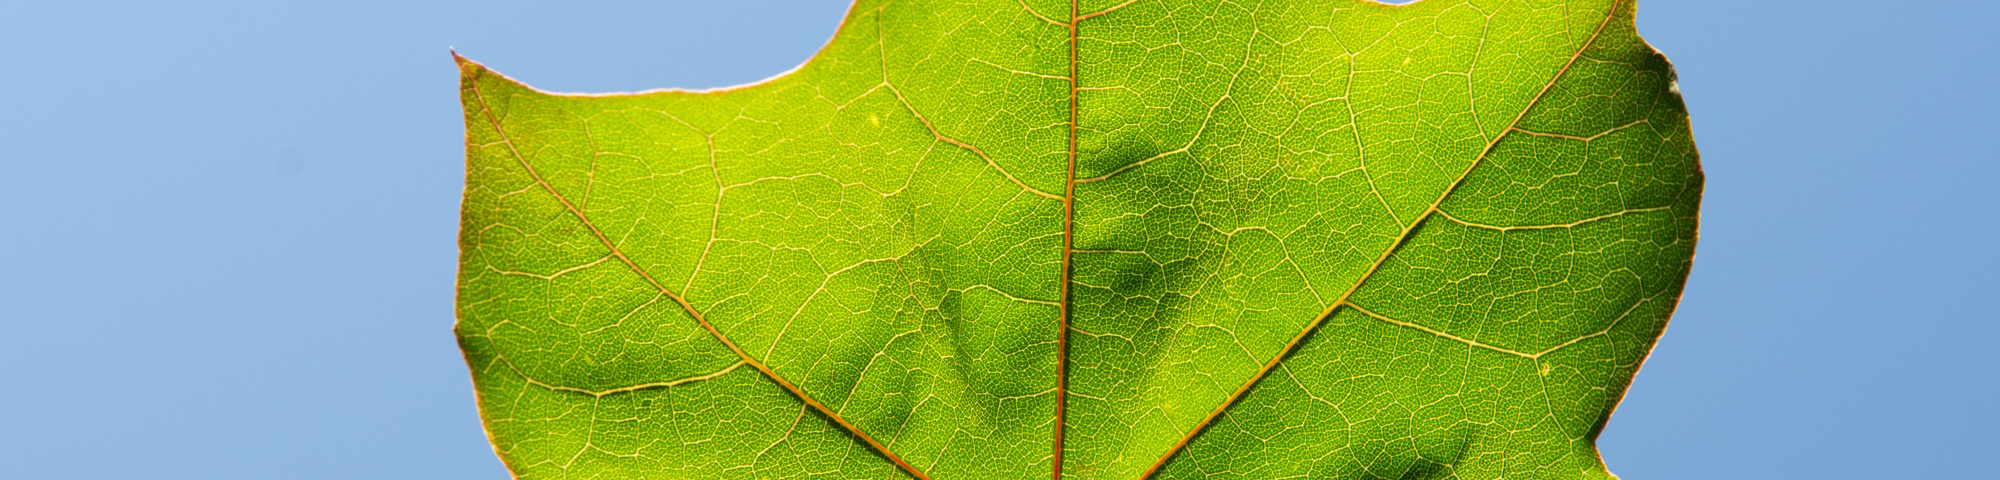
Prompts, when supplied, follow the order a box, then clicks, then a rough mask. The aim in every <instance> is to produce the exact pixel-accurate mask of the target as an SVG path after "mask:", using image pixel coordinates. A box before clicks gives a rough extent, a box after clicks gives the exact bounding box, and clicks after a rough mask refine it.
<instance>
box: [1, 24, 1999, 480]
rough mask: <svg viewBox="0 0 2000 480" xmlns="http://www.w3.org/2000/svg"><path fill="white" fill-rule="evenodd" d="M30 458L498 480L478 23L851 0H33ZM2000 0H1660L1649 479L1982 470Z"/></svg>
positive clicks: (12, 405)
mask: <svg viewBox="0 0 2000 480" xmlns="http://www.w3.org/2000/svg"><path fill="white" fill-rule="evenodd" d="M16 3H19V4H10V5H9V6H8V7H7V8H6V9H5V10H6V11H7V12H8V13H7V14H6V15H4V16H0V92H5V93H0V145H5V146H6V147H5V148H4V150H0V152H4V153H0V166H4V167H5V169H6V170H5V171H6V172H7V173H8V174H9V178H10V179H11V180H12V181H10V182H8V185H7V187H6V188H4V189H0V205H4V206H0V225H5V226H6V228H5V231H6V235H0V272H4V273H0V408H5V409H6V410H7V411H9V412H10V414H9V415H6V416H4V417H0V432H5V434H4V435H0V464H5V465H7V467H6V469H5V472H6V473H5V476H8V477H10V478H12V477H18V478H65V479H125V478H156V479H180V478H297V479H320V478H325V479H334V478H381V479H402V478H408V479H499V478H506V473H505V470H504V469H503V468H502V467H501V466H500V463H499V462H498V460H497V459H495V458H494V456H493V454H492V452H491V449H490V448H489V447H488V446H487V444H486V443H485V438H484V435H483V433H482V432H481V430H480V426H479V423H478V417H477V414H476V412H475V410H474V405H473V399H472V388H471V385H470V383H469V380H468V378H467V373H466V368H465V365H464V363H463V361H462V359H461V357H460V356H459V353H458V349H457V346H456V345H455V344H454V342H453V339H452V335H451V330H450V325H451V322H452V311H451V309H452V297H451V296H452V285H453V277H454V275H455V270H456V268H457V261H456V260H457V257H456V255H457V253H456V246H455V240H456V229H457V226H458V210H457V209H458V200H459V196H460V189H461V188H462V186H463V158H464V157H463V155H464V153H463V127H462V120H461V118H462V117H461V113H460V110H459V101H458V84H457V74H458V71H457V69H456V67H454V65H453V64H452V61H451V58H450V55H449V54H448V50H447V49H449V48H456V49H457V51H458V52H460V53H462V54H464V55H466V56H467V57H469V58H472V59H475V60H478V61H480V62H482V63H484V64H486V65H487V66H490V67H492V68H494V69H495V70H498V71H501V72H504V73H506V74H508V75H509V76H512V77H514V78H517V79H520V80H522V81H525V82H527V83H529V84H531V85H534V86H537V87H540V88H543V89H546V90H555V91H568V92H606V91H634V90H644V89H650V88H661V87H692V88H698V87H714V86H724V85H733V84H740V83H745V82H750V81H755V80H759V79H762V78H765V77H768V76H770V75H772V74H775V73H778V72H781V71H784V70H787V69H789V68H791V67H793V66H795V65H797V64H799V63H800V62H802V61H804V60H806V59H807V58H808V57H809V56H810V55H811V54H812V53H813V52H814V51H815V50H817V49H818V48H819V46H820V45H821V44H823V43H824V42H825V41H826V39H827V38H828V37H829V36H830V35H831V34H832V32H833V28H834V26H835V25H837V23H838V21H839V18H840V16H841V14H842V13H843V12H844V10H845V4H844V3H843V2H837V1H830V0H814V1H799V2H777V1H768V0H759V1H744V2H726V3H727V4H721V3H725V2H710V3H703V4H697V3H695V2H670V3H659V4H651V3H642V2H630V3H615V2H581V3H578V2H572V3H571V4H568V5H566V6H563V7H552V6H538V5H528V4H525V3H519V2H515V3H490V4H473V3H471V2H460V3H445V2H433V3H427V4H424V5H410V4H405V3H404V2H321V3H306V2H300V3H294V4H284V5H272V4H265V3H253V2H189V3H186V4H183V5H176V6H162V5H157V4H148V3H137V2H133V3H124V2H67V3H61V4H54V3H40V4H28V3H24V2H16ZM1996 15H2000V6H1996V5H1994V4H1992V3H1990V2H1977V1H1970V0H1940V1H1934V2H1924V3H1921V4H1910V5H1907V6H1904V5H1896V6H1887V5H1884V4H1880V3H1876V2H1867V3H1864V2H1846V1H1812V2H1808V1H1803V0H1784V1H1767V2H1725V1H1719V0H1672V1H1669V0H1642V1H1641V2H1640V3H1639V26H1640V33H1641V34H1642V35H1645V36H1646V37H1647V39H1648V40H1649V41H1651V43H1652V44H1653V45H1655V46H1656V47H1658V48H1659V49H1660V50H1662V51H1664V52H1665V53H1666V55H1667V56H1668V57H1669V58H1671V59H1673V60H1674V62H1675V65H1676V67H1677V68H1678V71H1679V74H1680V86H1681V89H1682V91H1683V92H1684V94H1685V96H1686V100H1687V103H1688V106H1689V110H1690V111H1691V112H1692V117H1693V124H1694V128H1695V140H1696V142H1697V143H1698V145H1699V146H1700V148H1701V151H1702V154H1703V164H1704V167H1705V170H1706V172H1707V190H1706V198H1705V201H1704V203H1703V218H1702V220H1703V227H1702V230H1701V234H1702V235H1701V245H1700V250H1699V251H1698V254H1697V261H1696V263H1695V267H1694V272H1693V276H1692V277H1691V278H1690V280H1689V282H1688V287H1687V291H1686V294H1685V296H1684V299H1683V303H1682V304H1681V308H1680V310H1679V312H1678V313H1677V314H1676V316H1675V317H1674V320H1673V323H1672V325H1671V326H1670V327H1669V328H1668V332H1667V334H1666V336H1665V338H1664V339H1662V341H1661V343H1660V346H1659V347H1658V348H1657V349H1656V350H1655V352H1654V356H1653V357H1652V358H1651V359H1650V360H1649V361H1648V363H1647V364H1646V367H1645V369H1644V370H1642V371H1641V372H1640V373H1639V375H1638V378H1637V380H1636V383H1635V385H1634V387H1633V388H1632V390H1631V392H1630V394H1629V395H1628V397H1627V398H1626V400H1625V402H1624V403H1623V404H1622V406H1621V407H1620V408H1619V410H1618V412H1617V414H1616V415H1614V416H1613V417H1612V419H1611V421H1610V423H1609V426H1608V427H1607V429H1606V430H1605V433H1604V434H1603V436H1602V437H1601V438H1600V445H1601V447H1602V450H1603V453H1604V457H1605V460H1606V462H1607V463H1608V464H1609V466H1610V469H1611V471H1612V472H1614V473H1617V474H1620V475H1621V476H1623V477H1624V478H1626V479H1632V480H1637V479H1655V478H1658V479H1680V478H1705V479H1736V478H1742V479H1752V478H1814V479H1877V478H1975V477H1979V476H1982V475H1990V471H1989V467H1986V466H1984V465H1983V464H1982V462H1979V461H1978V460H1977V459H1979V458H1985V457H1987V456H1990V455H1991V453H1992V452H1993V451H1996V449H2000V440H1996V439H1995V438H1994V437H1993V436H1992V435H1990V433H1989V432H1992V431H1995V430H1996V429H2000V415H1996V413H1995V410H1994V409H1993V408H1992V407H1991V406H1990V404H1991V403H1993V398H1994V397H1995V395H1996V394H2000V374H1996V373H1995V372H2000V349H1995V348H1993V347H1991V346H1990V339H1992V338H1995V337H1996V336H2000V313H1996V311H1997V310H1996V308H1995V307H1994V305H1993V304H1992V299H1993V298H1995V297H1996V293H2000V276H1996V274H1995V272H1996V271H2000V249H1995V248H1994V247H1993V245H1995V244H1996V243H2000V235H1996V234H2000V227H1996V225H2000V215H1996V213H1995V211H1996V207H2000V189H1996V188H1994V187H1992V186H1991V182H1992V181H1993V179H1995V178H1996V177H1997V176H2000V158H1996V157H2000V155H1996V153H1995V150H1994V149H1992V148H1990V147H1987V146H1985V145H1981V144H1980V143H1979V142H1977V139H1980V138H1988V137H1987V136H1988V135H1992V133H1991V132H1992V131H1994V130H1996V127H2000V119H1996V115H1994V112H1993V110H1995V109H1996V108H2000V93H1996V91H1995V89H1993V88H1992V87H1991V85H1990V84H1991V82H1992V79H1994V78H2000V75H1996V73H2000V72H1996V71H1995V70H1996V65H2000V62H1996V60H2000V58H1996V56H2000V55H1996V53H1995V51H1994V50H1992V49H1991V48H1990V47H1989V45H1990V44H1991V40H1990V39H1989V38H1985V36H1984V35H1981V34H1980V32H1982V31H1984V30H1990V25H1987V24H1986V22H1987V20H1988V19H1991V18H1995V16H1996Z"/></svg>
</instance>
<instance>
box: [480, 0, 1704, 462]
mask: <svg viewBox="0 0 2000 480" xmlns="http://www.w3.org/2000/svg"><path fill="white" fill-rule="evenodd" d="M460 65H461V68H462V71H463V73H464V76H463V80H462V82H463V83H462V87H461V91H462V94H463V98H464V104H465V111H466V124H465V125H466V132H467V134H466V135H467V139H466V149H467V155H466V162H467V165H466V170H467V172H466V173H467V180H466V182H467V185H466V190H465V203H464V224H463V230H462V233H461V237H460V245H461V248H462V252H463V256H462V259H461V269H460V275H459V284H458V289H459V290H458V291H459V296H458V315H459V322H458V325H457V332H458V336H459V339H460V342H461V344H462V346H463V348H464V350H465V354H466V359H467V362H468V363H469V364H470V366H471V369H472V373H473V378H474V382H475V384H476V385H477V390H478V394H479V405H480V411H481V414H482V416H483V418H484V419H485V423H486V428H487V430H488V432H489V434H490V436H491V438H492V440H493V443H494V445H495V448H496V450H497V451H498V452H499V454H500V457H501V458H502V459H503V460H504V461H505V462H506V464H507V466H508V467H509V468H510V469H512V471H513V472H514V473H515V475H517V476H519V477H522V478H757V479H764V478H769V479H781V478H896V477H921V478H934V479H976V478H1049V477H1050V476H1051V475H1055V476H1057V477H1069V478H1076V479H1132V478H1146V477H1151V478H1193V477H1209V476H1224V477H1245V478H1299V477H1309V478H1447V477H1456V478H1502V477H1504V478H1510V479H1523V478H1604V477H1608V476H1609V475H1608V473H1606V471H1605V468H1604V466H1603V464H1602V462H1601V461H1600V460H1599V459H1598V455H1597V453H1596V448H1595V446H1594V439H1595V438H1596V436H1597V433H1598V432H1599V431H1600V430H1601V429H1602V428H1603V426H1604V422H1605V420H1606V419H1607V418H1608V417H1609V415H1610V413H1611V411H1612V408H1613V407H1614V406H1615V405H1616V403H1617V401H1618V399H1619V397H1620V396H1621V395H1622V394H1623V392H1624V391H1625V387H1626V385H1627V383H1628V382H1629V381H1630V380H1631V378H1632V375H1633V373H1634V372H1635V371H1636V370H1637V369H1638V367H1639V364H1640V362H1641V361H1642V360H1643V359H1644V358H1645V356H1646V353H1647V351H1648V350H1649V349H1650V348H1651V347H1652V345H1653V342H1654V340H1655V339H1656V338H1658V336H1659V334H1660V332H1661V330H1662V328H1664V326H1665V324H1666V320H1667V317H1668V315H1669V314H1670V313H1671V312H1672V310H1673V307H1674V304H1675V302H1676V300H1677V299H1678V297H1679V295H1680V291H1681V286H1682V283H1683V281H1684V279H1685V278H1686V275H1687V272H1688V267H1689V262H1690V260H1691V258H1692V256H1693V251H1694V240H1695V221H1696V207H1697V205H1698V203H1699V199H1700V192H1701V181H1702V180H1701V179H1702V177H1701V173H1700V170H1699V167H1698V166H1697V164H1696V153H1695V149H1694V144H1693V143H1692V139H1691V138H1690V136H1689V132H1688V123H1687V114H1686V112H1685V110H1684V107H1683V105H1682V103H1681V100H1680V96H1679V93H1678V91H1677V89H1676V88H1675V86H1674V79H1673V73H1672V71H1671V69H1670V67H1669V65H1668V63H1667V61H1666V59H1665V58H1664V57H1662V56H1660V54H1658V53H1657V52H1655V51H1654V50H1653V49H1652V48H1650V47H1649V46H1647V45H1646V44H1645V43H1644V42H1643V41H1641V40H1640V39H1639V37H1638V36H1637V34H1636V33H1635V31H1634V26H1633V7H1632V5H1631V4H1630V2H1629V0H1571V1H1560V0H1511V1H1510V0H1425V1H1421V2H1417V3H1414V4H1410V5H1406V6H1391V5H1383V4H1377V3H1372V2H1367V1H1363V0H1311V1H1264V2H1217V1H1199V2H1190V1H1173V0H1130V1H1125V0H1089V1H1082V0H1079V1H1077V2H1076V3H1061V2H1056V1H1050V0H980V1H972V0H960V1H950V2H945V1H927V0H912V1H886V0H863V1H861V2H859V4H858V5H856V6H855V7H854V8H853V10H852V12H851V13H850V14H849V15H848V17H847V19H846V23H845V24H844V25H843V26H842V28H841V30H840V32H839V33H838V34H837V35H836V36H835V37H834V39H833V40H832V42H831V43H830V44H829V45H828V46H827V47H826V48H825V49H824V50H823V51H821V52H820V53H819V55H818V56H816V57H815V58H814V59H813V60H812V61H811V62H809V63H807V64H806V65H804V66H802V67H800V69H799V70H797V71H795V72H792V73H788V74H785V75H782V76H779V77H777V78H773V79H771V80H769V81H766V82H762V83H759V84H755V85H748V86H743V87H737V88H730V89H722V90H715V91H701V92H692V91H679V90H666V91H656V92H645V93H637V94H616V95H601V96H597V95H568V94H552V93H546V92H541V91H537V90H533V89H531V88H529V87H526V86H524V85H522V84H521V83H518V82H515V81H513V80H510V79H507V78H505V77H502V76H500V75H499V74H496V73H494V72H492V71H490V70H487V69H486V68H485V67H482V66H480V65H478V64H475V63H471V62H469V61H465V60H463V59H461V61H460Z"/></svg>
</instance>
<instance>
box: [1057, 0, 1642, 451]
mask: <svg viewBox="0 0 2000 480" xmlns="http://www.w3.org/2000/svg"><path fill="white" fill-rule="evenodd" d="M1624 2H1625V0H1614V1H1612V2H1611V6H1610V9H1609V11H1608V12H1607V13H1606V15H1605V17H1604V19H1603V20H1601V21H1599V22H1598V24H1597V28H1596V29H1595V30H1592V31H1591V34H1590V38H1589V39H1587V40H1585V41H1584V42H1583V44H1582V45H1578V46H1577V49H1576V52H1575V53H1573V54H1571V55H1570V58H1569V60H1568V61H1567V62H1564V63H1563V65H1562V67H1561V68H1558V69H1557V70H1556V73H1555V75H1554V76H1551V77H1549V81H1548V83H1546V84H1543V85H1542V88H1541V89H1540V90H1539V91H1537V92H1535V96H1534V98H1532V99H1529V101H1528V104H1527V105H1523V106H1522V107H1521V111H1520V113H1517V114H1515V115H1514V120H1513V121H1512V122H1509V124H1508V126H1507V128H1505V129H1502V130H1501V131H1500V132H1501V133H1500V134H1499V135H1497V136H1495V137H1493V139H1492V140H1490V141H1488V142H1487V144H1486V146H1485V148H1482V149H1480V152H1479V156H1478V157H1475V158H1473V161H1472V164H1471V165H1468V166H1466V168H1465V171H1463V172H1460V173H1459V175H1458V178H1455V179H1452V182H1451V184H1450V185H1449V186H1447V187H1445V190H1444V192H1443V193H1440V194H1439V195H1438V198H1437V199H1436V200H1432V201H1431V204H1430V206H1429V207H1427V208H1425V209H1424V211H1423V213H1421V214H1418V215H1417V218H1416V219H1415V220H1413V221H1411V222H1410V224H1409V225H1407V226H1405V227H1404V228H1403V231H1402V233H1400V234H1399V235H1397V237H1396V240H1395V241H1394V242H1390V244H1389V246H1388V248H1386V249H1384V250H1383V251H1382V254H1381V255H1380V256H1379V257H1377V258H1376V259H1375V263H1374V264H1372V265H1370V266H1369V267H1368V270H1366V271H1364V272H1362V274H1361V278H1358V279H1356V280H1355V281H1354V284H1353V285H1349V286H1348V287H1347V291H1345V292H1343V293H1341V295H1340V298H1338V299H1336V300H1334V302H1333V303H1332V304H1330V305H1328V306H1327V308H1326V311H1323V312H1320V314H1319V316H1317V317H1314V318H1313V320H1312V322H1310V323H1308V324H1307V325H1306V327H1305V328H1303V329H1300V330H1299V333H1298V335H1296V336H1293V337H1292V339H1291V341H1289V342H1286V343H1285V347H1284V348H1282V349H1280V350H1279V351H1278V353H1277V355H1274V356H1272V357H1271V360H1270V361H1268V362H1265V363H1264V366H1263V367H1262V368H1260V369H1258V370H1257V373H1256V374H1254V375H1252V376H1251V377H1250V379H1249V380H1247V381H1245V382H1243V384H1242V385H1240V386H1238V387H1237V388H1236V391H1235V392H1232V393H1230V395H1229V398H1227V399H1224V400H1223V401H1222V403H1221V404H1219V405H1216V407H1215V409H1214V410H1211V411H1209V413H1208V415H1207V416H1204V417H1202V419H1201V422H1200V423H1197V424H1195V426H1194V428H1190V429H1188V430H1187V432H1188V433H1187V435H1185V436H1183V437H1181V439H1180V441H1179V442H1176V443H1174V445H1173V446H1172V447H1169V448H1168V449H1167V451H1166V453H1164V454H1161V455H1160V458H1159V459H1158V460H1156V461H1154V462H1153V465H1152V466H1151V467H1149V468H1147V469H1146V472H1145V473H1143V474H1140V475H1139V478H1140V480H1147V479H1151V478H1153V476H1154V475H1155V474H1158V473H1159V472H1160V470H1161V469H1163V468H1165V467H1166V465H1167V462H1168V461H1169V460H1172V459H1173V457H1174V455H1175V454H1177V453H1179V452H1180V451H1181V450H1182V449H1183V448H1186V447H1187V445H1188V444H1189V443H1192V442H1193V441H1194V439H1195V437H1197V436H1200V435H1201V434H1202V432H1204V431H1207V429H1208V426H1209V425H1211V424H1213V423H1214V420H1215V419H1216V418H1220V417H1221V416H1222V413H1223V412H1224V411H1227V410H1228V409H1229V407H1231V406H1233V405H1235V404H1236V402H1237V401H1239V400H1241V399H1242V398H1243V396H1244V394H1246V393H1249V392H1250V389H1251V387H1254V386H1256V384H1257V383H1258V382H1260V381H1262V380H1263V379H1264V377H1267V376H1269V375H1270V373H1271V371H1272V370H1273V369H1276V368H1277V366H1278V364H1280V363H1282V362H1283V361H1284V359H1285V357H1286V356H1288V355H1291V354H1292V353H1293V352H1295V351H1297V350H1298V348H1299V346H1300V345H1302V344H1304V343H1305V339H1306V337H1307V336H1309V335H1311V334H1312V332H1313V331H1314V330H1317V329H1318V328H1319V326H1320V324H1321V323H1324V322H1325V321H1326V319H1327V318H1328V317H1331V316H1333V313H1334V311H1335V310H1338V309H1339V308H1340V307H1341V306H1344V305H1346V304H1347V299H1348V298H1349V297H1351V296H1353V295H1354V293H1355V292H1357V291H1360V290H1361V285H1362V284H1363V283H1366V282H1367V281H1368V277H1370V276H1373V275H1374V274H1375V271H1376V270H1379V269H1381V267H1382V264H1383V263H1385V262H1386V261H1387V260H1388V259H1389V256H1390V255H1392V254H1394V253H1395V252H1396V248H1397V247H1399V246H1401V245H1402V244H1403V242H1405V241H1408V240H1409V239H1410V234H1411V233H1413V232H1415V231H1416V230H1417V226H1418V225H1421V224H1423V222H1424V220H1426V219H1428V218H1430V216H1431V214H1433V213H1436V212H1437V210H1438V209H1437V207H1438V205H1439V204H1441V203H1443V202H1444V199H1446V198H1449V197H1450V196H1451V194H1452V192H1454V191H1457V190H1458V186H1459V185H1461V184H1464V183H1465V179H1466V177H1469V176H1471V174H1472V170H1473V169H1475V168H1478V167H1479V164H1480V163H1481V162H1483V161H1485V159H1486V157H1487V156H1488V155H1491V154H1492V153H1493V150H1494V149H1495V148H1497V147H1498V146H1499V145H1500V139H1502V138H1505V137H1506V136H1507V135H1508V134H1509V133H1511V132H1513V131H1514V127H1515V126H1516V125H1519V124H1520V123H1521V120H1522V119H1524V118H1527V116H1528V111H1529V110H1533V109H1534V108H1535V105H1537V104H1539V103H1541V100H1542V97H1543V96H1545V95H1547V94H1548V92H1549V90H1550V89H1551V88H1554V87H1555V84H1556V82H1557V81H1560V80H1562V78H1563V76H1564V74H1567V73H1569V68H1570V66H1572V65H1575V64H1576V62H1577V60H1579V59H1581V58H1583V54H1584V52H1586V51H1589V50H1590V46H1591V45H1593V44H1595V43H1596V42H1597V38H1598V36H1599V35H1601V34H1603V33H1604V28H1605V27H1607V26H1609V25H1610V24H1611V21H1612V20H1614V19H1616V18H1618V11H1619V9H1620V8H1621V7H1623V6H1624ZM1072 96H1074V95H1072ZM1072 113H1073V111H1072Z"/></svg>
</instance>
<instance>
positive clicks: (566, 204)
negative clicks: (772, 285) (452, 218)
mask: <svg viewBox="0 0 2000 480" xmlns="http://www.w3.org/2000/svg"><path fill="white" fill-rule="evenodd" d="M455 55H456V54H454V56H455ZM459 60H460V61H461V62H465V61H466V60H464V59H463V58H460V59H459ZM477 74H478V73H474V75H477ZM469 80H471V87H472V88H471V90H472V96H473V98H474V99H477V100H479V111H480V113H482V114H484V115H483V116H484V117H486V121H487V123H488V124H489V125H491V126H492V127H493V132H494V133H495V134H496V135H499V136H500V141H501V143H504V144H506V145H507V151H508V152H509V153H512V154H513V156H514V160H515V161H517V162H519V163H520V164H521V168H522V169H523V170H526V171H527V172H528V176H529V177H532V178H534V179H535V184H536V185H538V186H541V187H542V189H543V190H545V191H547V192H549V196H550V197H554V198H555V199H556V202H558V203H561V204H562V206H563V208H564V209H567V210H569V212H570V214H572V215H575V216H576V218H577V220H578V221H580V222H583V225H584V227H586V228H588V229H589V230H590V233H591V235H593V236H596V237H597V240H598V241H599V242H601V243H603V244H604V248H606V249H609V250H610V251H611V254H612V255H613V256H616V257H618V260H619V261H621V262H624V263H625V266H626V267H627V268H630V269H632V272H633V273H637V274H639V277H640V278H644V279H645V280H646V283H648V284H651V285H652V286H653V288H655V289H658V290H659V291H660V293H661V294H664V295H666V296H667V298H672V299H673V300H674V303H676V304H679V305H680V306H681V309H682V310H684V311H686V312H687V314H688V316H689V317H693V318H694V320H695V323H699V324H701V328H702V329H703V330H707V331H708V333H709V335H712V336H714V337H715V339H716V340H717V341H720V342H722V345H723V346H726V347H729V350H730V351H731V352H735V353H736V356H737V357H738V358H741V359H742V360H743V363H746V364H749V365H750V367H751V368H755V369H757V371H759V372H763V374H764V376H765V377H767V378H770V379H771V381H772V382H776V383H777V384H778V385H779V386H780V387H783V388H784V389H785V391H787V392H791V394H792V395H793V396H795V397H797V398H798V399H799V401H801V402H804V403H805V404H806V405H808V406H811V407H812V408H813V409H814V410H817V411H819V413H820V414H821V415H825V416H826V417H827V418H828V419H831V420H833V422H834V423H836V424H839V425H840V427H841V428H843V429H846V430H847V432H848V433H849V434H852V435H854V436H855V437H856V438H860V439H861V440H862V441H863V442H865V443H867V444H868V446H870V447H872V448H874V449H875V451H876V452H877V453H880V454H881V455H882V456H883V457H885V458H888V459H889V461H891V462H893V463H895V464H896V466H897V467H900V468H902V470H903V471H904V472H906V473H909V474H910V476H913V477H916V478H918V479H920V480H930V476H928V475H925V474H924V472H922V471H919V470H917V467H915V466H912V465H910V463H909V462H906V461H903V459H902V457H898V456H896V454H895V453H894V452H891V451H889V447H887V446H884V445H882V443H881V442H877V441H875V438H874V437H870V436H868V434H867V433H866V432H862V431H861V428H860V427H857V426H855V425H854V424H852V423H848V421H847V419H846V418H843V417H841V416H840V414H838V413H834V411H833V409H830V408H827V407H826V405H824V404H821V403H819V401H818V400H814V399H813V398H812V397H811V396H808V395H806V392H805V391H804V390H801V389H799V387H798V386H796V385H792V382H789V381H786V380H785V378H784V377H781V376H778V372H776V371H772V370H771V367H769V366H765V365H764V362H759V361H757V359H755V358H751V357H750V354H749V353H747V352H744V351H743V349H742V348H740V347H737V346H736V342H734V341H731V340H730V339H729V337H727V336H724V335H723V334H722V332H721V331H719V330H716V329H715V325H713V324H710V323H709V322H708V319H707V318H705V317H703V316H702V315H701V312H700V311H697V310H695V308H694V306H693V305H690V304H688V302H687V300H686V299H683V298H681V296H680V294H678V293H674V291H672V290H668V289H667V287H666V286H665V285H661V284H660V282H659V281H657V280H654V279H653V276H652V275H651V274H648V273H646V271H645V270H644V269H641V268H639V264H638V263H635V262H633V261H632V259H631V258H629V257H626V256H625V252H623V251H621V250H619V249H618V246H617V244H614V243H612V242H611V238H610V237H607V236H605V235H604V232H603V231H602V230H599V229H598V228H597V224H595V223H593V222H591V221H590V217H588V216H585V215H584V213H583V211H582V210H579V209H577V207H576V205H574V204H572V203H570V201H569V199H568V198H565V197H563V195H562V194H561V193H558V192H556V189H555V187H554V186H551V185H549V183H548V182H547V181H545V180H543V179H542V175H541V173H540V172H537V171H535V167H534V166H533V165H530V164H528V159H527V157H524V156H522V155H521V151H520V150H519V149H517V148H515V147H514V140H513V139H512V138H510V137H508V136H507V131H506V130H505V129H503V128H501V123H500V119H499V118H498V117H496V116H495V115H494V114H493V109H492V108H490V107H488V106H487V105H486V95H485V94H484V93H483V92H480V91H479V83H478V80H477V79H476V78H474V79H469Z"/></svg>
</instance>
